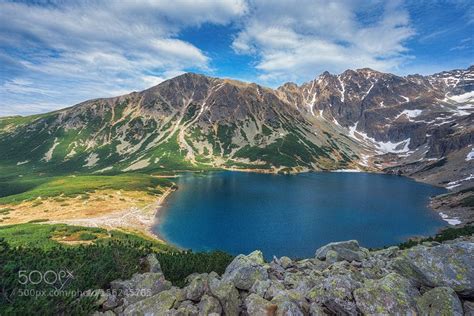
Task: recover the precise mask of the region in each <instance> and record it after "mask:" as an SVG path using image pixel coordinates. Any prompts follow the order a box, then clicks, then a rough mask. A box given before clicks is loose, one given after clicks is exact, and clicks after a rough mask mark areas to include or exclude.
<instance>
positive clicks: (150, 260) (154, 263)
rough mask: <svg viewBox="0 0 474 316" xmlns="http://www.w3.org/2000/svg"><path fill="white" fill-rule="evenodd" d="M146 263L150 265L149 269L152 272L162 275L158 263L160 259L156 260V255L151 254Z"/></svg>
mask: <svg viewBox="0 0 474 316" xmlns="http://www.w3.org/2000/svg"><path fill="white" fill-rule="evenodd" d="M145 261H146V263H147V265H148V269H149V271H150V272H155V273H162V271H161V265H160V262H159V261H158V259H156V255H155V254H152V253H151V254H149V255H147V256H146V258H145Z"/></svg>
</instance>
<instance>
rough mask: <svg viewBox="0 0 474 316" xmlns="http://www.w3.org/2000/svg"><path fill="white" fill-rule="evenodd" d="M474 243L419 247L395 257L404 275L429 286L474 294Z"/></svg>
mask: <svg viewBox="0 0 474 316" xmlns="http://www.w3.org/2000/svg"><path fill="white" fill-rule="evenodd" d="M473 262H474V243H473V242H468V241H465V242H456V243H444V244H441V245H439V246H434V247H425V246H416V247H413V248H411V249H408V250H406V251H404V252H403V254H402V255H401V256H400V257H398V258H396V259H394V263H393V266H394V268H395V269H396V270H397V271H398V272H399V273H400V274H402V275H404V276H406V277H408V278H411V279H414V280H416V281H417V282H418V283H420V284H422V285H425V286H429V287H442V286H446V287H450V288H452V289H453V290H455V291H456V293H458V294H459V295H461V296H464V297H470V298H473V297H474V264H472V263H473Z"/></svg>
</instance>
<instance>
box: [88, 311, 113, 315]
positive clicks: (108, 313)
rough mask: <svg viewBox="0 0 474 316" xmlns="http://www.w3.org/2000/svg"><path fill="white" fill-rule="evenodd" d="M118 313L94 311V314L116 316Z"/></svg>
mask: <svg viewBox="0 0 474 316" xmlns="http://www.w3.org/2000/svg"><path fill="white" fill-rule="evenodd" d="M115 315H116V314H115V313H114V312H112V311H105V312H94V313H93V314H92V316H115Z"/></svg>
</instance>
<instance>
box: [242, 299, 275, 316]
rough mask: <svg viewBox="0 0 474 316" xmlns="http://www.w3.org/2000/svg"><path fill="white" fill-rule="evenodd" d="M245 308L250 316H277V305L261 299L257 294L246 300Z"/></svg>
mask: <svg viewBox="0 0 474 316" xmlns="http://www.w3.org/2000/svg"><path fill="white" fill-rule="evenodd" d="M245 307H246V309H247V313H248V315H249V316H262V315H275V312H276V309H277V305H276V304H273V303H271V302H269V301H267V300H266V299H264V298H261V297H260V296H258V295H257V294H250V295H249V296H248V297H247V298H246V299H245Z"/></svg>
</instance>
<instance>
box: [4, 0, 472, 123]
mask: <svg viewBox="0 0 474 316" xmlns="http://www.w3.org/2000/svg"><path fill="white" fill-rule="evenodd" d="M473 34H474V1H472V0H457V1H454V0H453V1H435V0H433V1H424V0H418V1H401V0H397V1H380V0H367V1H362V0H347V1H346V0H341V1H323V0H300V1H290V0H288V1H263V0H258V1H257V0H195V1H191V0H174V1H164V0H163V1H160V0H156V1H151V0H137V1H129V0H123V1H96V0H88V1H54V0H50V1H8V0H0V64H1V69H0V116H6V115H18V114H19V115H27V114H34V113H41V112H47V111H51V110H56V109H60V108H63V107H66V106H70V105H73V104H76V103H78V102H81V101H84V100H87V99H91V98H97V97H107V96H116V95H120V94H125V93H128V92H131V91H139V90H142V89H145V88H147V87H150V86H153V85H155V84H158V83H160V82H162V81H163V80H166V79H169V78H172V77H174V76H176V75H179V74H181V73H184V72H187V71H193V72H198V73H203V74H206V75H210V76H217V77H231V78H235V79H240V80H244V81H252V82H257V83H260V84H262V85H266V86H271V87H277V86H279V85H280V84H282V83H284V82H287V81H294V82H297V83H302V82H305V81H309V80H311V79H313V78H315V77H317V76H318V75H319V74H320V73H322V72H323V71H325V70H328V71H330V72H332V73H340V72H342V71H344V70H345V69H348V68H352V69H355V68H363V67H370V68H374V69H377V70H380V71H385V72H392V73H395V74H399V75H406V74H411V73H420V74H431V73H435V72H438V71H442V70H449V69H456V68H466V67H468V66H470V65H472V64H474V36H473Z"/></svg>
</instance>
